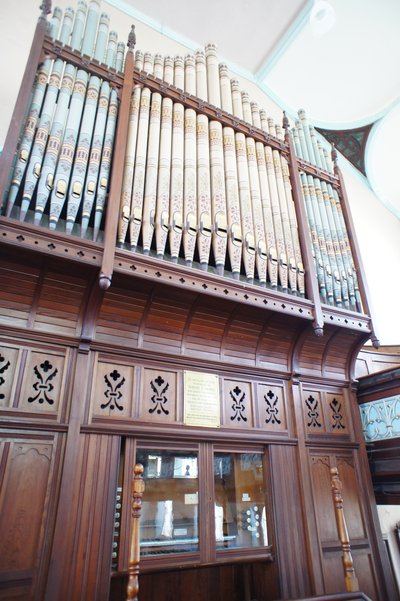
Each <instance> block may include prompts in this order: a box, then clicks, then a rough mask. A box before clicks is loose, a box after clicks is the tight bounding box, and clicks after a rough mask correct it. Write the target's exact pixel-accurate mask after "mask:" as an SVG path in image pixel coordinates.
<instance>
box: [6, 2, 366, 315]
mask: <svg viewBox="0 0 400 601" xmlns="http://www.w3.org/2000/svg"><path fill="white" fill-rule="evenodd" d="M109 25H110V23H109V17H108V16H107V15H106V14H104V13H101V12H100V3H99V0H91V1H90V2H89V4H88V5H87V4H86V3H85V2H84V1H83V0H80V1H79V2H78V6H77V9H76V11H75V13H74V11H73V10H72V9H70V8H68V9H66V11H65V13H64V15H62V13H61V11H60V10H59V9H55V11H54V14H53V16H52V18H51V20H50V22H49V25H48V37H47V38H45V42H44V44H45V45H46V44H47V45H46V46H44V47H46V49H47V52H42V59H41V60H40V62H39V65H38V68H37V76H36V82H35V84H34V88H33V91H32V94H31V102H30V106H29V108H28V110H27V115H28V116H27V119H26V123H25V125H24V127H23V128H22V129H21V132H22V133H21V134H20V139H19V144H18V147H17V148H18V149H17V151H16V153H15V160H14V165H13V171H12V176H11V179H10V182H9V184H8V188H7V190H6V191H5V192H6V194H5V207H4V209H5V213H6V215H7V216H8V217H9V216H11V217H13V218H14V217H15V218H18V219H19V220H20V221H30V222H33V223H34V224H35V225H42V226H45V227H46V226H47V227H49V228H50V229H53V230H58V231H61V232H65V233H66V234H75V235H76V234H77V235H80V236H81V237H83V238H92V239H93V240H94V241H99V242H101V241H102V237H103V222H104V216H105V213H106V211H107V203H108V201H109V198H108V195H109V190H110V178H111V176H112V158H113V151H114V147H115V146H116V143H117V142H118V140H116V132H117V124H118V113H119V104H120V95H121V93H120V91H121V89H122V83H121V81H122V82H123V81H124V80H123V74H122V73H121V71H122V68H123V63H124V53H125V50H124V44H121V43H120V42H118V38H117V34H116V33H115V32H114V31H110V32H109ZM54 40H57V42H56V43H57V45H58V50H57V52H55V51H54V50H53V51H52V44H54ZM64 48H65V49H68V52H69V53H70V54H69V55H68V56H71V53H72V55H73V58H72V59H66V58H63V57H64V56H66V55H67V53H65V55H64V50H63V49H64ZM99 66H100V67H101V69H100V70H99ZM134 67H135V68H134V71H133V81H131V87H130V90H132V94H131V96H130V107H129V111H127V112H126V115H127V123H128V125H127V128H126V131H125V132H124V136H125V141H124V148H125V154H124V158H123V162H122V164H121V185H120V188H119V198H117V200H116V201H115V202H114V203H113V206H116V205H118V202H119V209H118V214H117V215H116V217H115V219H114V222H115V223H116V231H115V237H116V245H117V246H118V247H119V248H120V249H122V250H123V251H125V252H141V253H143V254H144V255H151V256H153V257H157V258H158V259H159V260H161V259H163V258H166V259H170V260H172V261H173V262H180V263H182V264H185V265H186V266H188V267H191V266H193V265H197V266H198V267H200V269H203V270H208V271H212V272H215V273H217V275H225V276H227V277H229V276H230V277H232V278H233V279H235V280H240V279H241V280H244V281H247V282H248V283H255V284H258V285H261V286H266V287H269V288H271V289H273V290H278V291H280V292H283V293H290V294H293V295H299V296H303V297H304V296H305V297H308V298H311V297H310V294H311V291H310V279H309V276H308V275H307V277H306V273H305V267H304V261H303V256H304V245H305V244H309V248H310V249H311V251H312V255H313V259H314V263H315V265H314V264H313V265H310V264H308V265H307V266H306V267H307V269H308V270H310V269H311V270H312V271H313V272H315V275H316V281H317V282H318V290H319V294H320V298H321V301H322V303H327V304H331V305H335V306H337V307H343V308H344V309H350V310H353V311H362V306H361V294H360V290H359V284H358V279H357V273H356V268H355V262H354V259H353V255H352V248H351V245H350V237H349V233H348V231H347V229H346V222H347V221H346V220H347V218H346V220H345V217H344V214H343V210H342V204H341V198H342V191H341V188H340V185H339V183H338V181H339V180H338V177H337V176H335V173H334V169H333V163H332V160H331V157H330V155H329V153H328V152H327V150H326V148H324V145H323V143H322V141H321V140H322V139H321V138H320V137H319V135H318V134H317V133H316V131H315V130H314V128H313V127H312V126H310V124H309V123H308V121H307V118H306V116H305V113H304V111H299V119H298V120H297V121H296V122H295V125H294V127H293V128H292V130H291V132H290V135H291V140H292V142H291V144H292V146H290V145H289V143H288V141H287V140H288V139H289V138H286V137H285V138H284V136H283V132H282V128H281V127H280V125H279V124H276V123H274V121H273V120H272V119H271V118H269V117H268V115H267V113H266V112H265V110H263V109H260V108H259V106H258V105H257V104H256V103H254V102H251V99H250V98H249V94H248V93H247V92H246V91H243V90H242V89H241V86H240V84H239V82H238V81H237V80H236V79H231V77H230V75H229V72H228V68H227V66H226V65H224V64H219V62H218V57H217V53H216V46H215V45H214V44H208V45H207V46H206V48H205V51H202V50H198V51H197V52H196V53H195V54H189V55H187V56H186V57H181V56H177V57H175V58H172V57H170V56H165V57H163V56H161V55H160V54H155V55H153V54H151V53H149V52H145V53H142V52H141V51H136V54H135V63H134ZM124 85H125V84H124ZM129 94H130V91H129ZM287 131H288V130H287ZM289 146H290V148H294V152H295V154H296V156H295V157H294V159H293V157H291V152H293V150H290V148H289ZM294 171H296V172H297V174H296V176H297V178H298V182H299V183H300V185H294V183H293V177H294V176H293V172H294ZM300 190H301V194H299V191H300ZM299 202H301V203H303V206H304V209H302V211H304V215H305V216H306V218H307V219H306V221H307V229H308V231H309V241H308V242H305V239H304V236H303V235H301V236H299V228H303V229H304V224H303V223H302V220H303V217H302V220H301V222H300V220H299V208H298V207H299ZM311 251H309V250H308V251H307V252H311ZM307 256H308V255H307ZM310 256H311V255H310ZM309 262H310V261H309ZM311 263H312V261H311ZM307 278H308V279H307ZM306 281H307V288H308V289H306V285H305V282H306Z"/></svg>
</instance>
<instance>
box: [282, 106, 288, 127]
mask: <svg viewBox="0 0 400 601" xmlns="http://www.w3.org/2000/svg"><path fill="white" fill-rule="evenodd" d="M282 127H283V129H284V130H285V132H288V130H289V119H288V116H287V114H286V111H283V120H282Z"/></svg>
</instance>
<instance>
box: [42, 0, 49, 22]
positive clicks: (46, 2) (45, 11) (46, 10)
mask: <svg viewBox="0 0 400 601" xmlns="http://www.w3.org/2000/svg"><path fill="white" fill-rule="evenodd" d="M40 10H41V11H42V17H44V18H46V16H47V15H49V14H50V13H51V0H43V2H42V4H41V5H40Z"/></svg>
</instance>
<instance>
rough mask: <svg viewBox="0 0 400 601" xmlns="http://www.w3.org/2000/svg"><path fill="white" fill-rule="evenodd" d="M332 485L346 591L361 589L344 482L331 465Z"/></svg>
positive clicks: (335, 468)
mask: <svg viewBox="0 0 400 601" xmlns="http://www.w3.org/2000/svg"><path fill="white" fill-rule="evenodd" d="M330 472H331V486H332V496H333V504H334V506H335V516H336V524H337V529H338V534H339V539H340V544H341V546H342V551H343V557H342V560H343V568H344V580H345V585H346V591H347V592H349V593H351V592H354V591H359V590H360V587H359V585H358V580H357V576H356V573H355V570H354V566H353V558H352V556H351V551H350V539H349V534H348V532H347V526H346V520H345V517H344V511H343V497H342V483H341V481H340V479H339V474H338V469H337V467H331V470H330Z"/></svg>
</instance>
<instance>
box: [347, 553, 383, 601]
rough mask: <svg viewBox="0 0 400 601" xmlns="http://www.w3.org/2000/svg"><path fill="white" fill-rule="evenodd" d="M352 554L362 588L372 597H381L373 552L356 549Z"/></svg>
mask: <svg viewBox="0 0 400 601" xmlns="http://www.w3.org/2000/svg"><path fill="white" fill-rule="evenodd" d="M352 556H353V563H354V569H355V571H356V574H357V578H358V583H359V585H360V590H361V591H363V593H365V594H366V595H368V597H369V598H370V599H379V598H381V595H380V594H379V588H378V585H377V577H376V571H375V566H374V561H373V557H372V554H371V553H369V552H368V551H364V550H360V551H359V550H357V549H354V550H353V552H352Z"/></svg>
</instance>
